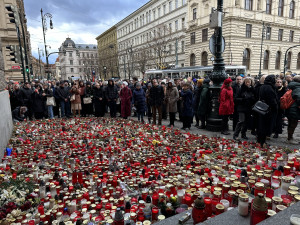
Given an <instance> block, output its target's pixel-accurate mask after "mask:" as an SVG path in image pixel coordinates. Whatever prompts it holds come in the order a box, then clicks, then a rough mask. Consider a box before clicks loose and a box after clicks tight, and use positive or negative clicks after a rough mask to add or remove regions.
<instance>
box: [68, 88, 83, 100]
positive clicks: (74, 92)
mask: <svg viewBox="0 0 300 225" xmlns="http://www.w3.org/2000/svg"><path fill="white" fill-rule="evenodd" d="M70 93H71V95H75V101H71V103H72V104H81V98H80V90H79V88H76V87H72V89H71V91H70Z"/></svg>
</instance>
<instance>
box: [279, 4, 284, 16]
mask: <svg viewBox="0 0 300 225" xmlns="http://www.w3.org/2000/svg"><path fill="white" fill-rule="evenodd" d="M283 8H284V0H279V3H278V16H283Z"/></svg>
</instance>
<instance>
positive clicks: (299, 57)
mask: <svg viewBox="0 0 300 225" xmlns="http://www.w3.org/2000/svg"><path fill="white" fill-rule="evenodd" d="M297 70H300V52H299V53H298V58H297Z"/></svg>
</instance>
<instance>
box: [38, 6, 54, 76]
mask: <svg viewBox="0 0 300 225" xmlns="http://www.w3.org/2000/svg"><path fill="white" fill-rule="evenodd" d="M41 18H42V27H43V36H44V45H45V55H46V64H47V79H48V80H49V79H50V74H49V60H48V53H47V45H46V37H45V34H46V31H47V23H46V18H49V19H50V29H53V23H52V14H50V13H45V14H43V9H41Z"/></svg>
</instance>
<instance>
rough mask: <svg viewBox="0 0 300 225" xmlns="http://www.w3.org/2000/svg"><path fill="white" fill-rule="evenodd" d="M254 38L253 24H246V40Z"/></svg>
mask: <svg viewBox="0 0 300 225" xmlns="http://www.w3.org/2000/svg"><path fill="white" fill-rule="evenodd" d="M251 36H252V24H246V38H251Z"/></svg>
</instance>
